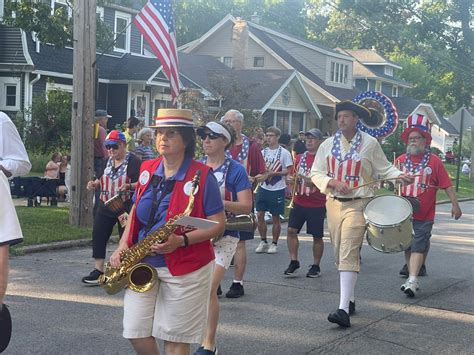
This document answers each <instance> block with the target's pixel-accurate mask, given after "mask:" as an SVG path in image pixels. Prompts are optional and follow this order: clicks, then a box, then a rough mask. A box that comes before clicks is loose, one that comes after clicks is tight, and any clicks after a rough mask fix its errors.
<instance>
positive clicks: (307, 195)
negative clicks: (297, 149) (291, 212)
mask: <svg viewBox="0 0 474 355" xmlns="http://www.w3.org/2000/svg"><path fill="white" fill-rule="evenodd" d="M303 156H305V157H306V159H305V160H304V164H300V162H301V159H302V157H303ZM315 156H316V153H315V154H310V153H309V152H308V153H306V155H305V153H303V154H299V155H297V156H296V163H295V166H297V167H299V172H300V173H302V174H304V175H305V176H309V172H310V171H311V167H312V166H313V162H314V158H315ZM303 168H305V169H303ZM303 170H304V171H303ZM290 174H294V171H293V167H291V171H290ZM296 192H297V193H296V194H295V197H294V202H295V203H296V204H297V205H299V206H301V207H308V208H320V207H325V206H326V195H324V194H322V193H321V191H319V189H318V188H317V187H316V186H314V185H312V184H311V185H309V186H308V185H306V186H305V184H304V183H303V184H299V185H298V186H297V190H296Z"/></svg>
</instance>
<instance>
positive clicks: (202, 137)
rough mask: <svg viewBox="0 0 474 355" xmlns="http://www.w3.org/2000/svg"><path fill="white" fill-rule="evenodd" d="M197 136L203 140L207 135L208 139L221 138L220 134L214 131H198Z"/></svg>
mask: <svg viewBox="0 0 474 355" xmlns="http://www.w3.org/2000/svg"><path fill="white" fill-rule="evenodd" d="M198 135H199V137H201V139H202V140H205V139H206V138H207V137H209V139H212V140H214V139H218V138H222V137H223V136H222V134H219V133H214V132H199V133H198Z"/></svg>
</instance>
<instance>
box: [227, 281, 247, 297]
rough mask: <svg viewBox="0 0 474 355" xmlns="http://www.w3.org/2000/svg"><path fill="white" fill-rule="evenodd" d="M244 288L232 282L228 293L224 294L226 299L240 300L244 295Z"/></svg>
mask: <svg viewBox="0 0 474 355" xmlns="http://www.w3.org/2000/svg"><path fill="white" fill-rule="evenodd" d="M244 294H245V293H244V286H242V285H241V284H240V283H238V282H233V283H232V285H231V286H230V289H229V291H227V293H226V294H225V296H226V297H227V298H240V297H242V296H243V295H244Z"/></svg>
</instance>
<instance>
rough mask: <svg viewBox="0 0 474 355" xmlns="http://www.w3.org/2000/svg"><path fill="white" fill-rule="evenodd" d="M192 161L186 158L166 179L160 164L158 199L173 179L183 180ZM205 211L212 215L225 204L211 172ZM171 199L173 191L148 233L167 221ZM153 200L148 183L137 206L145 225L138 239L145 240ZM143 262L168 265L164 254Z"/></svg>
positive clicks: (138, 214)
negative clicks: (176, 170) (175, 171)
mask: <svg viewBox="0 0 474 355" xmlns="http://www.w3.org/2000/svg"><path fill="white" fill-rule="evenodd" d="M190 163H191V159H190V158H186V159H184V161H183V164H181V167H180V168H179V170H178V172H177V173H176V174H175V175H174V176H171V177H170V178H168V179H166V180H165V179H164V175H165V172H164V166H163V162H161V163H160V165H158V167H157V168H156V171H155V173H154V175H157V176H160V177H161V181H160V184H159V185H158V193H157V196H156V198H157V200H160V199H161V194H162V192H163V191H165V190H167V188H166V187H167V186H168V187H170V184H171V182H172V181H173V180H183V179H184V177H185V176H186V172H187V171H188V167H189V164H190ZM204 191H205V193H204V201H203V202H204V206H203V207H204V213H205V214H206V216H212V215H214V214H216V213H219V212H221V211H223V210H224V205H223V204H222V199H221V195H220V192H219V187H218V185H217V180H216V178H215V177H214V175H213V174H209V175H208V177H207V179H206V185H205V186H204ZM170 200H171V193H168V194H167V195H166V196H165V197H163V199H162V200H161V202H160V204H159V206H158V208H157V210H156V213H155V219H154V220H155V221H156V222H155V224H154V225H153V227H151V229H150V231H149V232H148V233H151V232H153V231H155V230H157V229H158V228H159V227H161V226H162V225H163V224H165V222H166V215H167V213H168V207H169V204H170ZM133 202H135V196H134V197H133ZM152 202H153V186H152V184H151V183H150V184H148V187H147V189H146V190H145V192H143V194H142V197H141V198H140V201H139V203H138V205H136V206H135V208H136V209H135V213H136V215H137V218H138V220H139V221H140V224H141V225H142V226H143V227H142V228H140V231H139V232H138V240H139V241H141V240H143V239H144V238H145V237H146V235H145V226H146V225H147V224H148V219H149V218H150V211H151V209H152ZM143 262H145V263H149V264H151V265H153V266H155V267H163V266H166V261H165V257H164V256H163V255H154V256H146V257H145V258H143Z"/></svg>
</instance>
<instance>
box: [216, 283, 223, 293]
mask: <svg viewBox="0 0 474 355" xmlns="http://www.w3.org/2000/svg"><path fill="white" fill-rule="evenodd" d="M217 296H222V288H221V284H219V287H218V288H217Z"/></svg>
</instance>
